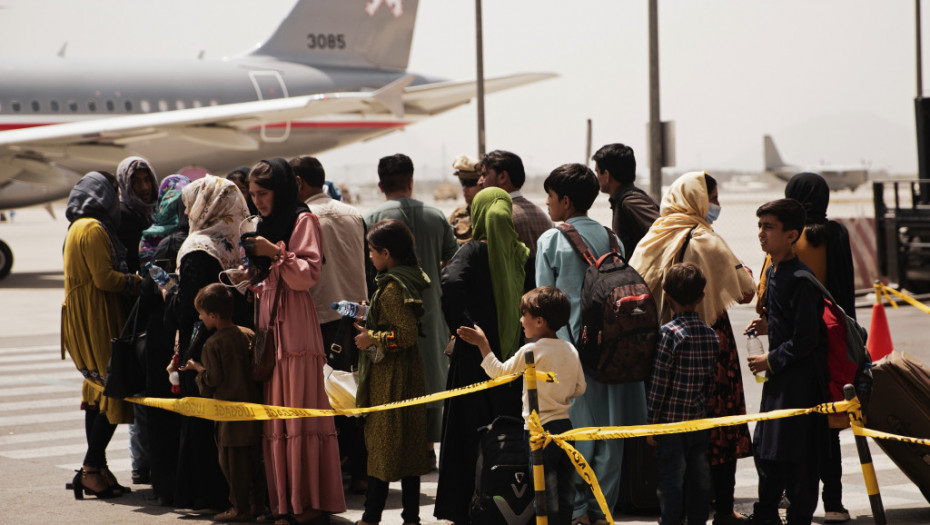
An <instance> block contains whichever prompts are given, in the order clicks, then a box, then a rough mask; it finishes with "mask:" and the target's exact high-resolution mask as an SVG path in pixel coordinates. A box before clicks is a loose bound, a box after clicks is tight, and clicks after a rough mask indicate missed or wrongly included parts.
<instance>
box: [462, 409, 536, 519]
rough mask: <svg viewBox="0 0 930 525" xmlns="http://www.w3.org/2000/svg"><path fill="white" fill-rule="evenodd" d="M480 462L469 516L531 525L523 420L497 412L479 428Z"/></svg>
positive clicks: (531, 494)
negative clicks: (488, 421)
mask: <svg viewBox="0 0 930 525" xmlns="http://www.w3.org/2000/svg"><path fill="white" fill-rule="evenodd" d="M478 435H479V437H478V465H477V469H476V474H475V494H474V497H473V498H472V501H471V508H470V511H469V517H470V518H471V522H472V523H480V524H482V525H529V523H530V522H531V521H532V520H533V519H534V518H535V513H534V507H533V500H534V498H535V495H536V493H535V492H534V490H533V479H532V476H531V475H530V468H529V462H530V460H529V454H528V452H527V446H526V440H525V438H524V430H523V420H522V419H520V418H516V417H511V416H497V417H496V418H494V421H492V422H491V424H490V425H487V426H484V427H481V428H479V429H478Z"/></svg>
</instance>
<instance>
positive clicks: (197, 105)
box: [191, 100, 203, 108]
mask: <svg viewBox="0 0 930 525" xmlns="http://www.w3.org/2000/svg"><path fill="white" fill-rule="evenodd" d="M191 106H194V107H195V108H199V107H201V106H203V104H201V103H200V101H199V100H194V101H193V102H191Z"/></svg>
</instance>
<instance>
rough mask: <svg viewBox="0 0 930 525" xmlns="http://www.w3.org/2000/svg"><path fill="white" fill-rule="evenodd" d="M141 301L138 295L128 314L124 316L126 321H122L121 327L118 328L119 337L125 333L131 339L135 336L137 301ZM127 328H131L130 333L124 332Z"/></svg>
mask: <svg viewBox="0 0 930 525" xmlns="http://www.w3.org/2000/svg"><path fill="white" fill-rule="evenodd" d="M140 302H142V298H141V297H139V298H137V299H136V302H135V303H133V305H132V310H130V311H129V316H128V317H127V318H126V322H125V323H123V329H122V330H120V334H119V336H120V339H122V338H124V337H126V336H127V335H129V336H132V338H133V339H135V338H136V334H137V333H139V332H138V329H137V327H138V325H139V303H140ZM127 329H131V330H132V332H131V333H126V330H127Z"/></svg>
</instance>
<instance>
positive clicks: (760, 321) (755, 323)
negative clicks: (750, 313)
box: [743, 317, 769, 335]
mask: <svg viewBox="0 0 930 525" xmlns="http://www.w3.org/2000/svg"><path fill="white" fill-rule="evenodd" d="M750 330H755V332H756V335H768V333H769V322H768V320H767V319H766V318H765V317H759V318H757V319H753V320H752V322H750V323H749V326H747V327H746V329H745V330H743V335H746V333H747V332H749V331H750Z"/></svg>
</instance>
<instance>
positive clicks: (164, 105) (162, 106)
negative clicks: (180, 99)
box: [158, 100, 168, 111]
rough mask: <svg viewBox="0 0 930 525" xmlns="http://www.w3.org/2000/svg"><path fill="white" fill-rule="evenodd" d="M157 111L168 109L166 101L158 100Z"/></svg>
mask: <svg viewBox="0 0 930 525" xmlns="http://www.w3.org/2000/svg"><path fill="white" fill-rule="evenodd" d="M158 111H168V101H167V100H159V101H158Z"/></svg>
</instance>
